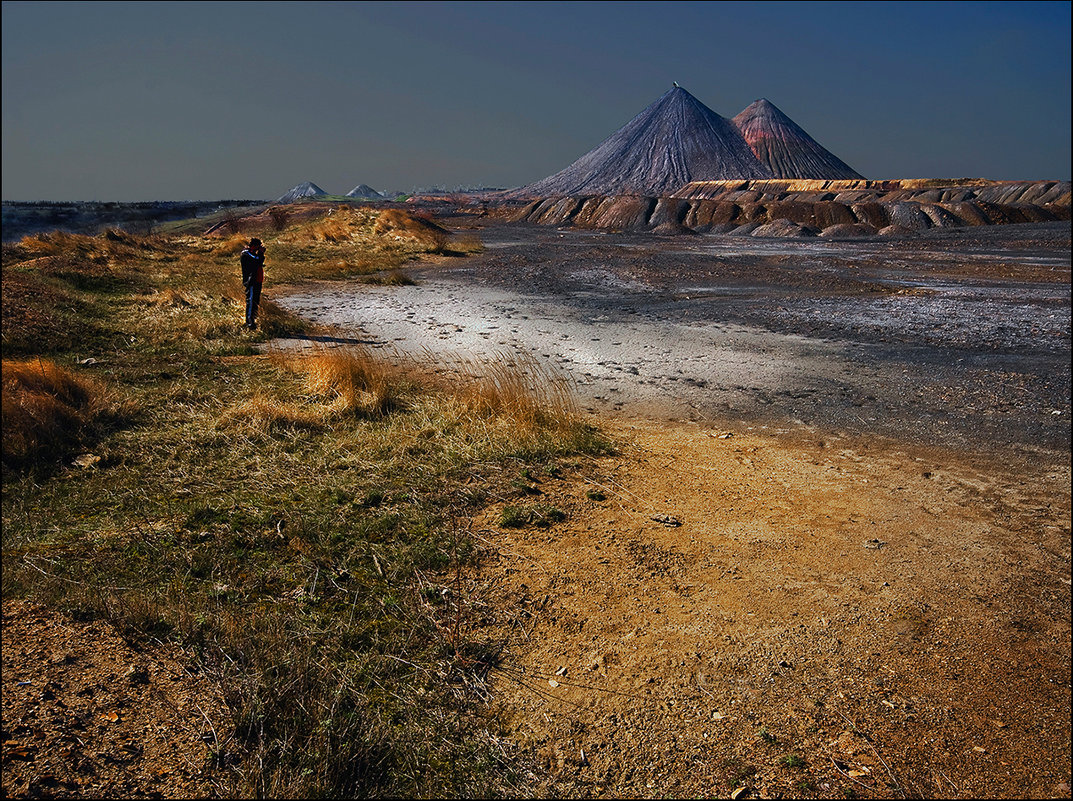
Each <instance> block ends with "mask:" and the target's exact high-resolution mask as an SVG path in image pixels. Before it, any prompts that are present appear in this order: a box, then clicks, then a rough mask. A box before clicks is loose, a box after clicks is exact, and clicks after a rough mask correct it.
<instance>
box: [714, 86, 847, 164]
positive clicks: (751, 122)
mask: <svg viewBox="0 0 1073 801" xmlns="http://www.w3.org/2000/svg"><path fill="white" fill-rule="evenodd" d="M733 122H734V124H735V125H736V126H737V127H738V130H740V131H741V134H742V136H744V137H745V141H746V142H748V143H749V147H751V148H752V150H753V153H755V154H756V157H757V158H758V159H759V160H760V161H761V162H762V163H763V164H764V166H765V167H767V168H768V169H769V170H770V171H771V172H772V173H773V174H774V176H775V177H776V178H828V179H831V178H863V177H864V176H863V175H861V174H860V173H858V172H857V171H856V170H854V169H853V168H852V167H850V166H849V165H848V164H846V162H844V161H842V159H840V158H838V156H836V155H835V154H834V153H831V152H830V151H829V150H826V149H825V148H823V147H822V146H821V145H820V143H819V142H817V141H816V140H815V139H813V138H812V137H811V136H809V135H808V134H807V133H805V131H804V129H802V128H801V126H799V125H798V124H797V123H795V122H794V121H793V120H791V119H790V118H789V117H787V116H786V115H785V114H783V113H782V112H781V111H780V110H779V109H778V108H777V107H776V106H775V104H774V103H772V102H770V101H768V100H764V99H763V98H761V99H760V100H757V101H756V102H755V103H753V104H752V105H751V106H749V107H748V108H746V109H745V110H744V111H742V112H741V113H740V114H739V115H738V116H736V117H735V118H734V120H733Z"/></svg>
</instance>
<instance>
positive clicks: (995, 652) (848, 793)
mask: <svg viewBox="0 0 1073 801" xmlns="http://www.w3.org/2000/svg"><path fill="white" fill-rule="evenodd" d="M612 430H613V431H614V432H615V433H616V434H617V436H618V440H619V442H620V443H621V446H620V451H619V455H618V456H615V457H611V458H607V459H602V460H598V461H597V462H595V463H594V464H592V465H590V466H580V468H579V470H578V471H577V473H576V474H573V475H569V476H563V477H561V478H560V479H555V478H552V477H544V478H542V479H541V480H540V482H539V486H538V487H537V488H538V489H539V490H540V491H541V492H542V493H543V496H542V497H539V498H535V499H534V498H529V499H528V501H516V500H512V501H511V503H525V502H529V501H533V500H536V501H539V502H540V503H543V504H546V505H555V506H557V507H558V508H559V509H561V510H563V511H564V512H566V515H567V518H566V521H565V522H562V523H559V524H556V525H554V526H552V527H549V528H543V529H542V528H537V527H532V526H529V527H524V528H520V529H511V528H503V527H502V526H500V525H499V523H500V517H499V515H498V514H497V513H496V510H491V511H490V512H489V514H488V515H487V517H486V519H484V520H481V521H477V526H478V527H479V528H480V530H481V533H480V536H481V537H482V538H483V541H484V544H485V545H486V547H488V549H489V550H488V553H489V554H490V555H489V557H488V558H487V559H486V560H485V562H484V563H483V566H482V568H481V570H480V572H479V574H478V575H477V576H475V577H474V580H475V581H476V582H477V584H476V585H475V592H476V594H477V596H478V597H480V598H481V599H482V601H483V603H485V604H487V607H486V610H487V609H491V610H495V611H493V612H491V613H489V614H492V615H493V616H494V617H495V620H496V622H495V623H494V624H492V626H491V628H485V629H483V630H480V629H479V630H478V632H479V633H480V635H482V636H485V637H488V638H489V639H491V640H496V639H497V638H498V639H499V640H500V641H502V642H505V643H507V644H508V645H507V647H506V649H505V652H504V656H503V660H502V662H501V663H500V665H499V667H498V669H497V670H495V671H494V672H493V673H492V677H493V678H492V680H491V683H490V685H489V689H490V691H491V696H492V698H493V703H494V704H495V708H496V710H497V714H498V715H499V716H500V717H501V719H502V720H503V721H504V725H505V727H506V729H507V731H508V732H509V735H508V736H509V737H510V739H511V740H513V741H515V742H516V743H518V744H519V745H520V746H521V748H522V749H523V752H526V753H528V755H529V757H530V758H531V759H532V760H533V763H534V764H535V766H536V767H535V768H534V773H533V777H532V779H533V780H534V781H535V782H537V790H538V792H541V793H544V794H547V795H556V796H606V797H695V796H732V797H735V798H739V797H801V796H805V797H808V796H820V797H838V798H841V797H880V798H882V797H905V796H912V797H935V796H938V797H950V798H975V797H996V796H1001V797H1036V798H1049V797H1069V795H1070V787H1069V780H1070V494H1069V488H1070V472H1069V463H1068V460H1062V459H1061V457H1059V463H1052V464H1050V465H1047V464H1043V463H1040V462H1039V461H1038V460H1037V462H1036V464H1035V465H1033V464H1030V463H1025V464H1016V463H1006V464H995V463H990V464H989V463H985V462H980V461H975V462H973V461H969V460H968V458H967V457H958V458H955V457H953V456H950V455H949V454H947V453H943V452H940V451H937V450H935V451H930V452H929V451H926V450H923V449H916V450H914V451H911V452H910V451H905V450H901V449H900V448H897V447H892V446H891V445H890V443H881V442H876V441H867V440H864V439H859V438H858V439H852V440H851V439H838V438H830V437H829V438H828V439H827V440H826V441H823V440H822V439H821V438H820V437H818V436H812V435H810V433H809V432H808V431H804V432H802V433H801V434H799V435H797V436H793V437H792V438H791V437H787V436H781V437H779V438H774V437H771V436H768V435H763V436H761V435H756V434H757V433H760V432H749V431H738V432H733V433H732V435H731V436H726V434H727V433H731V432H725V431H720V430H713V429H708V428H703V427H700V426H694V425H690V424H685V425H683V424H664V425H661V424H653V423H650V422H643V423H640V422H639V423H629V422H620V423H619V424H617V425H613V428H612ZM996 461H997V460H996ZM540 776H543V778H538V777H540Z"/></svg>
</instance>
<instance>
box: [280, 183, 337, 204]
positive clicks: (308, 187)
mask: <svg viewBox="0 0 1073 801" xmlns="http://www.w3.org/2000/svg"><path fill="white" fill-rule="evenodd" d="M326 194H328V193H327V192H325V191H324V190H323V189H321V188H320V187H319V186H317V185H316V184H315V183H313V182H312V181H302V183H300V184H298V186H296V187H294V189H292V190H291V191H290V192H288V193H287V194H285V195H283V196H282V197H281V198H279V199H278V200H276V202H277V203H294V202H296V201H299V200H302V199H303V198H307V197H319V196H320V195H326Z"/></svg>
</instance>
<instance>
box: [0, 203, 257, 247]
mask: <svg viewBox="0 0 1073 801" xmlns="http://www.w3.org/2000/svg"><path fill="white" fill-rule="evenodd" d="M265 203H266V201H264V200H148V201H139V202H135V203H123V202H119V201H96V200H82V201H55V200H35V201H6V200H5V201H4V202H3V240H4V241H5V242H11V241H15V240H18V239H21V238H22V237H24V236H28V235H30V234H39V233H45V232H47V231H66V232H68V233H75V234H95V233H99V232H100V231H102V230H104V229H105V228H124V229H127V230H130V231H132V232H134V233H140V234H151V233H153V231H154V229H155V228H156V226H157V225H159V224H160V223H162V222H168V221H170V220H183V219H187V218H190V217H202V216H205V215H207V214H212V213H214V212H217V211H223V210H225V209H229V208H244V207H249V206H261V205H264V204H265Z"/></svg>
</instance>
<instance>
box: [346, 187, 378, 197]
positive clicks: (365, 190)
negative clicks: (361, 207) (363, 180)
mask: <svg viewBox="0 0 1073 801" xmlns="http://www.w3.org/2000/svg"><path fill="white" fill-rule="evenodd" d="M346 196H347V197H359V198H362V199H367V200H383V199H384V196H383V195H381V194H380V193H379V192H377V191H376V190H375V189H373V188H372V187H371V186H369V185H368V184H358V185H357V186H355V187H354V188H353V189H351V190H350V191H349V192H347V193H346Z"/></svg>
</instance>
